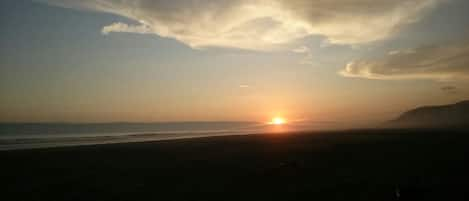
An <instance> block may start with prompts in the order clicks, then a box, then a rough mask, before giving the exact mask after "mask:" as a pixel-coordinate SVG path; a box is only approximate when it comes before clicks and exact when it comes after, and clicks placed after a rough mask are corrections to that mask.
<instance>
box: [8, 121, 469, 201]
mask: <svg viewBox="0 0 469 201" xmlns="http://www.w3.org/2000/svg"><path fill="white" fill-rule="evenodd" d="M468 154H469V135H467V134H466V132H464V131H456V130H433V131H432V130H361V131H360V130H357V131H343V132H323V133H318V132H317V133H306V134H271V135H250V136H229V137H209V138H200V139H185V140H173V141H159V142H145V143H127V144H112V145H93V146H79V147H63V148H49V149H36V150H16V151H2V152H0V161H1V171H0V172H1V173H0V176H1V184H2V186H3V187H1V194H0V199H1V200H5V201H13V200H47V201H53V200H99V201H102V200H184V201H190V200H347V201H350V200H373V201H378V200H396V196H395V191H396V188H399V189H400V192H401V194H402V197H401V200H439V201H442V200H469V176H468V175H469V174H468V173H467V172H468V171H469V163H467V161H468V160H469V155H468Z"/></svg>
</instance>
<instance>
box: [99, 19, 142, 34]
mask: <svg viewBox="0 0 469 201" xmlns="http://www.w3.org/2000/svg"><path fill="white" fill-rule="evenodd" d="M111 32H124V33H140V34H148V33H151V29H150V27H149V26H148V25H145V24H140V25H128V24H125V23H122V22H116V23H113V24H111V25H108V26H105V27H103V29H102V30H101V33H103V34H104V35H108V34H109V33H111Z"/></svg>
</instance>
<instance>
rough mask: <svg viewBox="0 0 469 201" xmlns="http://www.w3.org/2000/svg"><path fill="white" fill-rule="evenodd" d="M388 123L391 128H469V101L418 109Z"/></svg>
mask: <svg viewBox="0 0 469 201" xmlns="http://www.w3.org/2000/svg"><path fill="white" fill-rule="evenodd" d="M388 123H389V124H387V125H389V126H397V127H469V126H468V125H469V100H465V101H461V102H458V103H455V104H449V105H438V106H424V107H418V108H415V109H413V110H409V111H407V112H404V113H403V114H402V115H400V116H399V117H398V118H396V119H394V120H392V121H390V122H388Z"/></svg>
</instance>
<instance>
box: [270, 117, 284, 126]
mask: <svg viewBox="0 0 469 201" xmlns="http://www.w3.org/2000/svg"><path fill="white" fill-rule="evenodd" d="M269 123H270V124H274V125H282V124H285V123H286V121H285V119H284V118H282V117H274V118H272V121H271V122H269Z"/></svg>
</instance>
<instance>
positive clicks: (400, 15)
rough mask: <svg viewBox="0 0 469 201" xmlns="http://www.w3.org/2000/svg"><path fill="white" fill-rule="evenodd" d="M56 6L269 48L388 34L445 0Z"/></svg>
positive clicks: (189, 39) (182, 35) (66, 2)
mask: <svg viewBox="0 0 469 201" xmlns="http://www.w3.org/2000/svg"><path fill="white" fill-rule="evenodd" d="M39 1H42V2H47V3H50V4H52V5H57V6H62V7H68V8H76V9H83V10H92V11H97V12H106V13H112V14H115V15H119V16H124V17H127V18H129V19H132V20H135V21H136V22H144V23H140V24H139V25H128V24H124V23H121V22H116V23H114V24H111V25H108V26H106V27H104V28H103V30H102V32H103V33H104V34H109V33H111V32H132V33H145V34H148V33H151V34H156V35H158V36H161V37H168V38H174V39H176V40H178V41H180V42H182V43H185V44H187V45H189V46H191V47H194V48H203V47H210V46H217V47H233V48H242V49H256V50H267V49H271V48H273V47H276V46H278V45H281V44H286V43H289V42H291V41H294V40H296V39H300V38H303V37H306V36H310V35H321V36H324V37H325V38H326V39H327V41H328V42H329V43H331V44H358V43H367V42H371V41H377V40H382V39H386V38H388V37H389V36H391V35H393V34H394V33H396V32H397V31H398V30H399V29H400V27H401V26H402V25H405V24H409V23H412V22H415V21H418V20H419V19H420V18H421V17H422V16H423V15H424V13H425V12H426V11H428V10H430V9H431V8H432V7H434V6H435V5H436V4H437V3H438V2H439V1H441V0H393V1H389V0H355V1H350V0H328V1H311V0H173V1H165V0H134V1H127V0H39Z"/></svg>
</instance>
